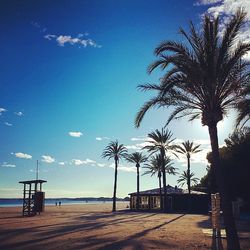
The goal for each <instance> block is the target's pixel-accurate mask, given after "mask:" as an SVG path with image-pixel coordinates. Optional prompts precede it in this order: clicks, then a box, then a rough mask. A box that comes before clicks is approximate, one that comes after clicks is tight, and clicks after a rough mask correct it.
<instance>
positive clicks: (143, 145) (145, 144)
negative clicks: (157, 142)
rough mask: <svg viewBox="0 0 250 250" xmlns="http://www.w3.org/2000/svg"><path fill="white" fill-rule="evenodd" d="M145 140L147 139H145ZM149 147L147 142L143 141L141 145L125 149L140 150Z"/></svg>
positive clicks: (137, 144) (127, 146)
mask: <svg viewBox="0 0 250 250" xmlns="http://www.w3.org/2000/svg"><path fill="white" fill-rule="evenodd" d="M145 140H147V139H145ZM147 145H150V143H149V142H148V141H144V142H141V143H136V144H134V145H126V148H127V149H131V150H142V148H143V147H145V146H147Z"/></svg>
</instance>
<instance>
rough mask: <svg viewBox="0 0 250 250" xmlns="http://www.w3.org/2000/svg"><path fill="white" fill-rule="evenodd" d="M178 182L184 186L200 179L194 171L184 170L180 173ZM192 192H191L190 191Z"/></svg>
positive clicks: (195, 182)
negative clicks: (195, 175)
mask: <svg viewBox="0 0 250 250" xmlns="http://www.w3.org/2000/svg"><path fill="white" fill-rule="evenodd" d="M177 182H178V183H179V184H180V186H181V187H183V185H184V184H187V185H188V184H190V183H193V184H195V185H196V184H198V182H199V179H198V178H196V177H194V173H189V174H188V172H187V171H183V173H182V174H181V175H180V178H179V179H178V180H177ZM189 194H190V192H189Z"/></svg>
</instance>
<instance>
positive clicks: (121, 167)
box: [108, 163, 136, 173]
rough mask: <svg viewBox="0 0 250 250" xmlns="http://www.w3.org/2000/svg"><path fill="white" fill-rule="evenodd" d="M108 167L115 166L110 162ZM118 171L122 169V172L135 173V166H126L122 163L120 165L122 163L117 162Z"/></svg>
mask: <svg viewBox="0 0 250 250" xmlns="http://www.w3.org/2000/svg"><path fill="white" fill-rule="evenodd" d="M108 167H110V168H113V169H114V168H115V164H114V163H112V164H110V165H109V166H108ZM118 171H123V172H134V173H136V167H134V166H132V167H128V166H124V165H122V164H119V166H118Z"/></svg>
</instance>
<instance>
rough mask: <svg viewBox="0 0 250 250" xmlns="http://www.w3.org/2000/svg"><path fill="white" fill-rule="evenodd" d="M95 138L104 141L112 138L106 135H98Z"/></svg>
mask: <svg viewBox="0 0 250 250" xmlns="http://www.w3.org/2000/svg"><path fill="white" fill-rule="evenodd" d="M95 139H96V140H97V141H102V140H109V139H110V138H109V137H106V136H104V137H96V138H95Z"/></svg>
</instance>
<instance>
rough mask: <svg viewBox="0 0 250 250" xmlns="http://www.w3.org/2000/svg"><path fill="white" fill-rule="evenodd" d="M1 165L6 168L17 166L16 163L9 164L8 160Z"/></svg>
mask: <svg viewBox="0 0 250 250" xmlns="http://www.w3.org/2000/svg"><path fill="white" fill-rule="evenodd" d="M1 167H4V168H15V167H16V165H15V164H9V163H7V162H4V163H3V164H2V165H1Z"/></svg>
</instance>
